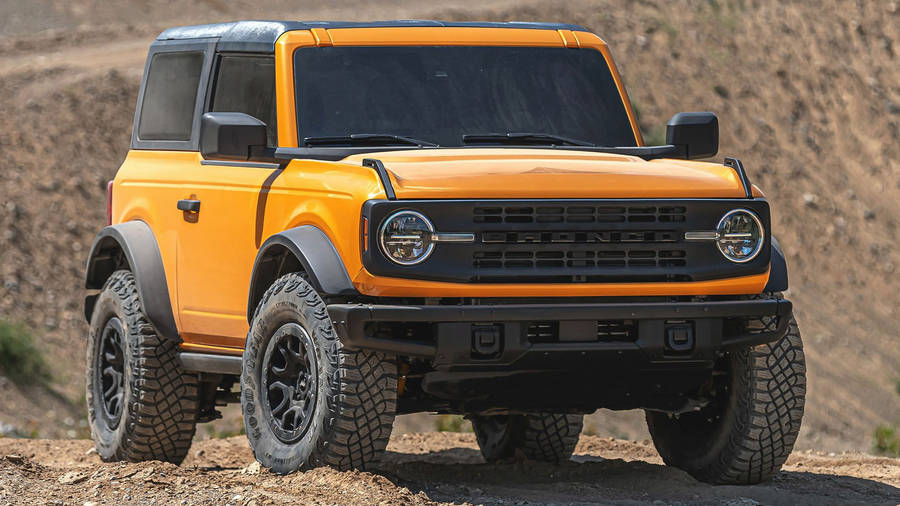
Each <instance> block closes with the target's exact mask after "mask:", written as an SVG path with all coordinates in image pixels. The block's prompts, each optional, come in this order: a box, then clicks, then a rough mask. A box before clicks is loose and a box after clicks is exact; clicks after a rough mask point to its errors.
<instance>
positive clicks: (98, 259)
mask: <svg viewBox="0 0 900 506" xmlns="http://www.w3.org/2000/svg"><path fill="white" fill-rule="evenodd" d="M123 269H124V270H128V271H131V270H133V269H132V268H131V265H129V264H128V257H127V256H126V255H125V250H124V249H123V248H122V245H121V244H119V241H116V240H115V239H114V238H113V237H109V236H107V237H104V238H102V239H100V242H99V243H98V244H97V247H96V248H95V249H94V252H93V254H91V257H90V258H89V259H88V265H87V274H86V275H85V280H84V287H85V288H87V289H88V290H100V289H101V288H103V285H104V284H106V280H107V279H109V277H110V276H112V274H113V273H114V272H116V271H118V270H123ZM96 302H97V294H96V293H92V294H90V295H88V296H87V297H85V298H84V317H85V319H86V320H87V321H88V322H90V321H91V316H93V314H94V304H95V303H96Z"/></svg>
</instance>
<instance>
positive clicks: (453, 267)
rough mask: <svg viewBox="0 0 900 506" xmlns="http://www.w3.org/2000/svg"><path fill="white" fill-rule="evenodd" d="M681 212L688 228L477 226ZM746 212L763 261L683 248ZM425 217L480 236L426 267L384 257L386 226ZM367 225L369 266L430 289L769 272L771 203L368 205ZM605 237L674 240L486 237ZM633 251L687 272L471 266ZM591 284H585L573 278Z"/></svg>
mask: <svg viewBox="0 0 900 506" xmlns="http://www.w3.org/2000/svg"><path fill="white" fill-rule="evenodd" d="M569 206H572V207H577V206H592V207H622V208H631V207H644V206H646V207H654V208H657V209H658V208H663V207H683V208H685V211H684V216H685V221H677V222H662V221H659V222H650V223H643V222H630V221H629V222H617V223H600V222H580V223H576V222H572V223H537V222H531V223H525V222H500V223H486V222H485V223H476V222H475V221H474V220H473V218H474V212H475V209H476V208H479V207H482V208H484V207H487V208H491V207H496V208H508V207H518V208H537V207H569ZM738 208H747V209H750V210H752V211H754V212H755V213H756V214H757V215H758V216H759V218H760V220H761V221H762V224H763V227H764V228H765V230H766V231H767V235H766V240H765V244H764V245H763V249H762V250H761V251H760V254H759V255H758V256H757V258H754V259H753V260H751V261H749V262H746V263H734V262H730V261H728V260H727V259H725V257H723V256H722V254H721V253H720V252H719V250H718V249H717V248H716V247H715V244H714V243H712V242H698V241H685V240H683V237H684V236H683V234H684V232H687V231H697V230H715V228H716V226H717V224H718V223H719V221H720V220H721V218H722V216H723V215H724V214H725V213H727V212H728V211H731V210H733V209H738ZM404 210H410V211H416V212H419V213H422V214H423V215H425V216H426V217H428V219H429V220H430V221H431V222H432V223H433V224H434V227H435V229H436V230H438V231H440V232H442V233H474V234H475V241H474V242H471V243H446V244H440V245H438V246H436V247H435V249H434V251H433V253H432V254H431V255H430V256H429V257H428V258H427V259H426V260H424V261H423V262H421V263H418V264H415V265H408V266H407V265H398V264H396V263H394V262H392V261H390V260H389V259H388V258H387V257H385V256H384V255H383V254H382V252H381V250H380V248H378V245H377V238H378V230H379V227H380V225H381V224H382V223H383V221H384V220H385V219H386V218H387V217H388V216H390V215H391V214H393V213H395V212H398V211H404ZM361 218H367V219H368V227H369V230H368V236H369V241H370V243H369V247H368V248H366V249H365V250H364V251H363V253H362V259H363V266H364V267H365V269H366V271H367V272H369V273H371V274H372V275H375V276H384V277H391V278H404V279H420V280H429V281H443V282H458V283H471V282H477V283H525V282H535V283H568V282H577V283H609V282H648V283H662V282H666V281H709V280H714V279H727V278H734V277H740V276H749V275H754V274H762V273H764V272H766V270H767V269H768V268H769V250H768V248H769V240H768V231H769V230H770V229H771V225H770V216H769V205H768V202H767V201H766V200H765V199H754V200H746V199H743V198H733V199H509V200H507V199H477V200H476V199H472V200H461V199H447V200H424V199H422V200H420V199H415V200H413V199H408V200H404V199H401V200H396V201H390V200H384V199H380V200H370V201H367V202H366V203H365V204H363V207H362V216H361ZM600 231H619V232H630V231H641V232H665V233H668V234H670V235H672V236H673V237H672V238H671V240H669V241H666V242H653V241H646V242H619V243H603V242H596V243H595V244H586V243H577V244H566V243H563V242H560V243H547V242H544V241H543V240H542V241H540V242H535V241H531V240H523V241H522V242H519V243H512V242H506V243H498V244H495V243H488V242H485V241H484V235H485V234H486V233H496V232H506V233H541V234H546V233H553V232H600ZM601 249H602V250H609V251H620V252H621V251H628V250H630V249H638V250H640V249H658V250H680V251H684V252H686V253H687V256H686V259H685V260H686V262H685V263H684V264H683V265H675V264H674V263H670V264H668V265H663V264H659V265H657V266H650V267H646V266H644V267H632V266H630V265H629V266H619V267H604V268H603V269H599V268H594V267H589V266H581V267H576V266H572V267H569V266H566V267H540V268H537V267H532V268H501V267H485V266H478V265H475V264H473V261H472V260H473V256H474V255H475V254H477V253H481V252H490V253H496V252H501V253H504V254H505V253H506V252H520V251H534V252H537V251H551V252H559V251H564V252H568V251H583V250H588V251H595V250H601ZM576 276H578V277H583V276H588V277H590V278H591V279H588V278H581V279H579V280H576V279H574V277H576Z"/></svg>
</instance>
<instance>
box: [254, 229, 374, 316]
mask: <svg viewBox="0 0 900 506" xmlns="http://www.w3.org/2000/svg"><path fill="white" fill-rule="evenodd" d="M286 252H287V253H289V254H290V255H292V256H293V257H294V258H295V259H296V260H297V261H298V262H299V263H300V267H302V269H303V271H304V272H306V274H307V275H308V276H309V282H310V284H311V285H312V287H313V288H314V289H315V290H316V291H317V292H319V293H320V294H322V295H335V296H337V295H359V292H358V291H357V290H356V288H355V287H354V286H353V282H352V281H350V276H349V275H348V274H347V269H345V268H344V262H343V261H342V260H341V255H340V254H339V253H338V251H337V249H336V248H335V247H334V244H333V243H332V242H331V239H329V238H328V236H327V235H325V232H322V231H321V230H320V229H319V228H317V227H315V226H313V225H303V226H300V227H296V228H291V229H288V230H285V231H284V232H280V233H278V234H275V235H273V236H271V237H269V238H268V239H266V241H265V242H264V243H263V245H262V247H261V248H260V249H259V253H257V255H256V260H255V261H254V263H253V275H252V276H251V278H250V294H249V296H248V299H247V321H251V320H252V318H253V312H254V311H255V310H256V305H257V304H258V303H259V301H260V300H261V299H262V296H263V294H264V293H265V291H266V290H267V289H268V288H269V285H270V284H271V282H273V281H274V280H275V278H274V277H273V276H277V275H280V274H286V272H281V269H280V268H276V269H271V268H270V267H271V266H269V265H268V264H269V263H270V262H272V261H276V260H278V259H280V258H282V256H283V255H284V254H285V253H286ZM279 261H280V260H279ZM263 269H268V270H266V272H265V273H263ZM269 271H272V272H269Z"/></svg>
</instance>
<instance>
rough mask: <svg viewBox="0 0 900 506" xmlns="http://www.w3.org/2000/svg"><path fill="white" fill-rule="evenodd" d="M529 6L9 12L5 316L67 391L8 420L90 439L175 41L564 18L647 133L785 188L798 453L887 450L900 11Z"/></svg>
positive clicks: (135, 6)
mask: <svg viewBox="0 0 900 506" xmlns="http://www.w3.org/2000/svg"><path fill="white" fill-rule="evenodd" d="M516 5H517V6H515V7H507V6H506V5H505V4H504V3H503V2H497V1H487V2H479V3H477V4H476V3H474V2H465V1H451V2H448V3H445V4H443V6H442V7H441V8H440V9H439V10H435V9H436V8H435V7H429V6H426V5H422V4H419V3H414V2H399V3H393V4H390V7H389V6H388V3H387V2H374V3H367V4H366V7H364V8H356V7H355V6H354V5H353V4H351V3H347V2H345V3H335V4H334V5H330V6H322V5H317V4H314V3H313V2H301V3H300V4H297V3H289V2H286V1H274V2H254V3H250V2H229V3H224V2H216V1H210V2H203V3H197V4H193V5H191V6H189V7H185V8H184V9H182V10H175V9H174V6H175V3H174V2H166V1H155V2H145V1H140V0H129V1H127V2H124V3H122V4H121V5H120V6H119V7H117V8H116V9H107V8H104V5H103V4H102V3H101V2H95V1H92V0H76V1H71V2H67V3H65V4H61V3H60V4H53V5H51V4H50V3H49V2H44V1H40V2H12V1H8V0H7V1H4V2H3V3H2V11H3V14H4V15H3V16H0V153H2V156H0V196H2V197H0V316H2V317H3V318H6V319H11V320H17V321H22V322H25V324H27V326H28V327H29V328H31V329H32V330H33V333H34V336H35V339H36V342H37V343H38V345H39V347H40V348H41V349H42V350H43V352H44V355H45V357H46V362H47V363H48V364H49V365H50V369H51V370H52V373H53V378H54V383H53V387H52V389H51V390H50V391H46V389H43V387H40V388H38V387H27V388H26V387H21V386H18V385H16V384H15V383H13V382H9V381H2V382H0V399H2V402H0V422H3V423H5V424H10V425H12V426H15V427H18V428H20V429H21V430H20V432H21V433H31V432H32V431H38V432H39V433H40V434H41V435H45V436H54V437H55V436H66V435H68V436H72V435H83V434H84V432H83V429H82V428H79V420H80V417H81V406H80V402H81V401H80V399H81V396H82V394H81V390H82V388H83V387H82V374H83V354H84V334H85V331H86V325H85V324H84V322H83V318H82V316H81V301H82V296H83V293H82V291H81V288H82V270H83V267H84V261H85V256H86V254H87V251H88V249H89V247H90V243H91V240H92V238H93V235H94V233H95V232H96V231H97V230H98V229H99V227H100V226H101V225H102V223H103V220H104V208H103V202H104V187H105V183H106V181H107V180H108V179H110V178H111V177H112V176H113V174H114V173H115V170H116V168H117V166H118V164H119V163H121V160H122V158H123V156H124V154H125V152H126V150H127V147H128V142H129V138H130V129H131V122H132V114H133V107H134V104H135V101H136V91H137V85H138V82H139V79H140V72H141V67H142V64H143V56H144V54H145V51H146V46H147V44H149V41H150V39H151V38H152V36H153V34H154V33H155V32H158V31H159V30H161V29H162V28H164V27H165V26H167V25H174V24H184V23H188V22H205V21H210V20H221V19H227V18H277V17H287V18H294V19H302V18H332V19H335V18H355V19H374V18H378V19H383V18H393V17H436V18H444V19H496V20H523V21H524V20H546V21H566V22H573V23H578V24H582V25H585V26H587V27H589V28H590V29H592V30H594V31H596V32H597V33H599V34H600V35H601V36H602V37H603V38H604V39H606V40H607V41H608V42H609V43H610V45H611V47H612V49H613V53H614V55H615V56H616V57H617V60H618V63H619V65H620V70H622V72H623V74H624V76H625V79H626V81H627V83H628V85H629V90H630V94H631V97H632V98H633V100H634V101H635V103H636V104H637V106H638V108H639V110H640V113H641V123H642V126H643V128H644V130H645V133H646V134H647V136H648V138H651V139H659V138H660V136H661V134H662V125H664V123H665V121H666V120H667V119H668V118H669V117H670V116H671V115H672V114H674V113H676V112H678V111H683V110H712V111H715V112H716V113H717V114H718V115H719V119H720V125H721V131H722V138H721V141H722V142H721V146H722V149H721V154H723V155H724V154H728V155H737V156H740V157H741V158H742V159H743V161H744V164H745V166H746V167H747V168H748V171H749V173H750V176H751V178H752V180H753V181H754V182H756V183H757V184H758V185H759V186H760V187H762V188H763V189H764V190H765V191H766V192H767V194H768V197H769V199H770V200H771V202H772V203H773V211H774V216H773V218H774V226H775V232H776V234H777V235H778V237H779V239H780V240H781V243H782V244H783V245H784V246H785V248H786V252H787V256H788V263H789V267H790V269H791V291H790V294H789V295H790V297H792V298H793V299H794V300H795V302H796V307H797V310H798V319H799V321H800V325H801V328H802V330H803V332H804V337H805V341H806V349H807V356H808V359H809V362H810V363H809V371H810V372H809V375H810V381H809V396H808V399H809V401H808V409H807V415H806V418H805V422H804V423H805V425H804V429H803V432H802V435H801V440H800V443H799V445H800V446H801V447H803V448H810V447H812V448H818V449H828V450H835V451H838V450H845V449H857V450H869V449H871V447H872V445H873V438H874V435H875V429H876V427H878V426H879V425H884V426H885V427H891V426H892V424H896V423H898V422H900V403H898V402H897V392H896V378H897V375H898V374H900V345H898V339H900V335H898V334H900V333H898V330H897V325H896V321H897V318H898V307H900V290H898V287H900V285H898V282H897V279H898V274H897V268H898V266H900V250H898V249H897V248H895V247H893V244H894V242H895V241H896V240H897V235H898V230H897V229H898V220H900V213H898V209H900V207H898V206H900V205H898V202H900V183H898V181H900V162H898V160H900V64H898V62H900V59H898V57H897V55H896V51H900V47H898V45H900V7H898V3H897V2H893V1H880V2H855V1H849V0H848V1H826V2H818V1H803V2H791V3H784V2H779V1H777V0H758V1H750V0H747V1H725V0H718V1H715V0H708V1H707V0H703V1H700V0H697V1H683V2H669V1H665V0H644V1H641V2H631V1H626V0H610V1H600V2H586V1H580V0H579V1H573V2H567V3H565V4H560V5H558V6H555V7H552V8H550V7H548V6H547V4H546V3H533V4H529V3H524V4H516ZM179 6H180V4H179ZM173 12H177V13H178V19H172V18H173V14H172V13H173ZM48 30H49V31H48ZM0 374H7V373H4V372H3V371H0ZM68 422H71V423H68ZM587 426H588V427H589V428H590V430H592V431H593V432H597V433H601V434H610V433H614V434H617V435H621V436H626V437H637V438H642V437H644V436H643V435H644V434H645V432H644V429H643V427H642V426H641V417H640V416H639V414H636V413H632V414H625V415H610V414H608V413H604V414H601V415H596V416H595V417H594V418H593V419H592V420H589V421H588V423H587Z"/></svg>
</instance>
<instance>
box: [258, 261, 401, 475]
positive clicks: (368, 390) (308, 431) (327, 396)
mask: <svg viewBox="0 0 900 506" xmlns="http://www.w3.org/2000/svg"><path fill="white" fill-rule="evenodd" d="M396 403H397V365H396V359H395V358H394V357H392V356H389V355H385V354H384V353H378V352H372V351H365V350H360V351H353V350H347V349H345V348H344V347H343V345H342V344H341V342H340V340H339V339H338V338H337V336H336V334H335V331H334V327H333V326H332V325H331V320H330V318H329V317H328V311H327V309H326V307H325V302H324V301H323V300H322V298H321V297H319V295H318V294H317V293H316V292H315V290H313V288H312V287H311V286H310V285H309V283H307V282H306V280H305V279H304V278H303V276H302V275H301V274H299V273H293V274H287V275H285V276H282V277H281V278H279V279H278V280H276V281H275V283H273V284H272V286H271V287H270V288H269V290H268V291H266V293H265V295H264V296H263V298H262V301H260V303H259V306H258V307H257V309H256V312H255V314H254V316H253V322H252V324H251V327H250V333H249V335H248V337H247V345H246V347H245V349H244V359H243V371H242V374H241V407H242V409H243V413H244V426H245V428H246V432H247V438H248V439H249V440H250V447H251V448H252V449H253V454H254V456H255V457H256V459H257V460H258V461H259V462H260V464H262V465H263V466H265V467H267V468H269V469H271V470H272V471H274V472H276V473H279V474H287V473H291V472H294V471H297V470H299V469H309V468H313V467H319V466H326V465H327V466H331V467H334V468H337V469H340V470H347V469H365V468H367V467H368V466H370V465H371V464H373V463H374V462H376V461H377V460H378V458H379V457H380V456H381V455H382V454H383V453H384V449H385V447H386V446H387V443H388V439H389V438H390V435H391V428H392V425H393V421H394V412H395V410H396Z"/></svg>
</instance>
